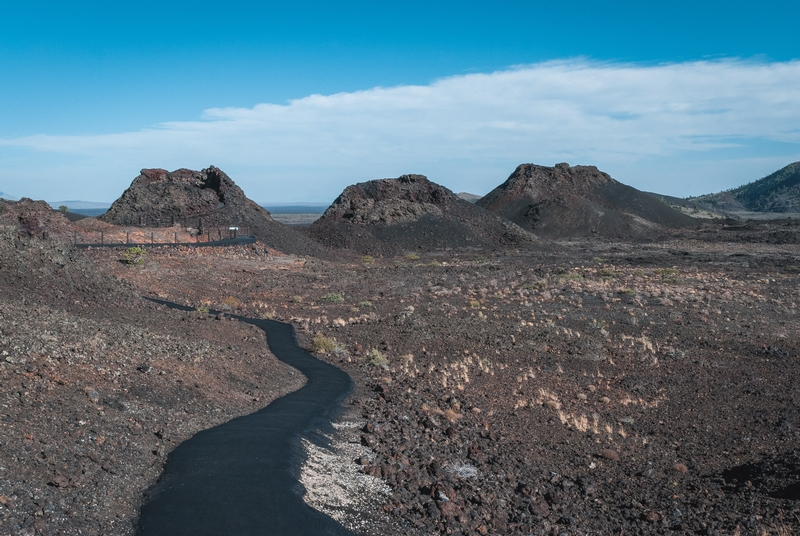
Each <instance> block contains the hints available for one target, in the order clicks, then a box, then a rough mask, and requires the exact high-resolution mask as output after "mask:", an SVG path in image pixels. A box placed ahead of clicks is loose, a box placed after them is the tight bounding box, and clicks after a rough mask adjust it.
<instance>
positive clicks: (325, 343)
mask: <svg viewBox="0 0 800 536" xmlns="http://www.w3.org/2000/svg"><path fill="white" fill-rule="evenodd" d="M334 350H336V342H334V340H333V339H329V338H328V337H326V336H324V335H322V334H317V335H314V338H313V339H311V351H312V352H314V353H317V354H330V353H331V352H333V351H334Z"/></svg>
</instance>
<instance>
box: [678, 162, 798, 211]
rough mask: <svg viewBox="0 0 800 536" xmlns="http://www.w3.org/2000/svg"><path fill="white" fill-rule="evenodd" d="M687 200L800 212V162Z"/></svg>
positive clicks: (723, 206)
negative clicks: (740, 183)
mask: <svg viewBox="0 0 800 536" xmlns="http://www.w3.org/2000/svg"><path fill="white" fill-rule="evenodd" d="M687 201H691V202H692V203H696V204H698V205H700V206H703V207H708V208H710V209H713V210H716V211H723V212H731V213H737V212H744V211H751V212H774V213H800V162H794V163H792V164H789V165H788V166H786V167H784V168H782V169H779V170H778V171H776V172H775V173H772V174H771V175H768V176H766V177H764V178H763V179H759V180H757V181H754V182H751V183H750V184H745V185H744V186H739V187H738V188H734V189H732V190H728V191H726V192H719V193H715V194H707V195H701V196H699V197H694V198H690V199H688V200H687Z"/></svg>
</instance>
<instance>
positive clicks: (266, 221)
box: [99, 166, 325, 255]
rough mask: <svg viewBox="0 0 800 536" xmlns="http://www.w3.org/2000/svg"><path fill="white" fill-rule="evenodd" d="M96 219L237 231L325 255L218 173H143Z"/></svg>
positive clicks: (211, 170) (287, 250)
mask: <svg viewBox="0 0 800 536" xmlns="http://www.w3.org/2000/svg"><path fill="white" fill-rule="evenodd" d="M99 219H100V220H102V221H105V222H107V223H111V224H114V225H125V226H145V227H169V226H172V225H175V224H180V225H183V226H185V227H193V228H196V229H200V230H201V232H202V230H203V229H206V228H216V227H228V226H239V227H247V228H248V229H249V231H250V233H251V234H252V235H254V236H255V237H256V238H259V239H260V240H262V241H263V242H264V243H266V244H267V245H269V246H271V247H273V248H275V249H277V250H280V251H283V252H285V253H294V254H300V255H324V254H325V250H324V248H323V247H321V246H320V245H319V244H317V243H315V242H313V241H311V240H309V239H308V238H307V237H306V236H304V235H302V234H300V233H298V232H296V231H294V230H292V229H289V228H288V227H286V226H284V225H282V224H280V223H278V222H276V221H274V220H273V219H272V217H271V216H270V214H269V212H268V211H267V210H266V209H264V208H263V207H261V206H259V205H258V204H256V203H255V202H254V201H252V200H250V199H248V198H247V196H246V195H245V193H244V191H242V189H241V188H239V187H238V186H236V184H234V182H233V180H231V178H230V177H228V175H226V174H225V172H223V171H222V170H221V169H219V168H216V167H214V166H210V167H208V168H206V169H203V170H201V171H193V170H191V169H178V170H176V171H172V172H168V171H166V170H164V169H158V168H156V169H143V170H142V171H141V173H140V175H139V176H138V177H136V178H135V179H134V180H133V182H132V183H131V185H130V187H129V188H128V189H127V190H125V192H124V193H123V194H122V196H120V198H119V199H117V200H116V201H114V203H113V204H112V205H111V208H109V209H108V212H106V213H105V214H103V215H102V216H100V217H99Z"/></svg>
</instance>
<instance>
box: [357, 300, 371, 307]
mask: <svg viewBox="0 0 800 536" xmlns="http://www.w3.org/2000/svg"><path fill="white" fill-rule="evenodd" d="M358 306H359V307H372V302H371V301H360V302H358Z"/></svg>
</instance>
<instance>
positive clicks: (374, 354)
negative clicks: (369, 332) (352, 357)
mask: <svg viewBox="0 0 800 536" xmlns="http://www.w3.org/2000/svg"><path fill="white" fill-rule="evenodd" d="M366 359H367V364H368V365H372V366H374V367H387V366H389V360H388V359H387V358H386V356H385V355H383V352H381V351H380V350H378V349H377V348H372V349H370V351H369V352H367V358H366Z"/></svg>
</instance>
